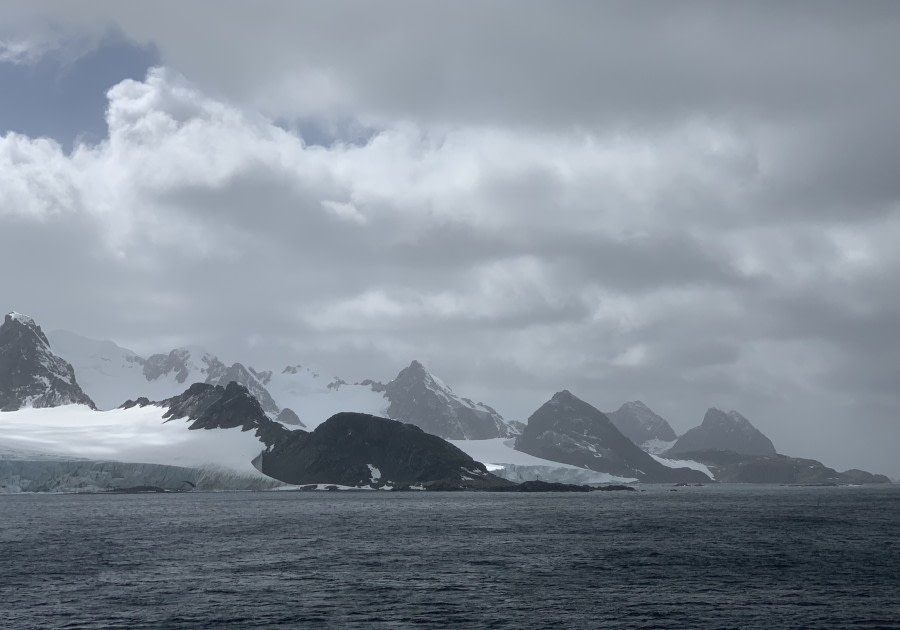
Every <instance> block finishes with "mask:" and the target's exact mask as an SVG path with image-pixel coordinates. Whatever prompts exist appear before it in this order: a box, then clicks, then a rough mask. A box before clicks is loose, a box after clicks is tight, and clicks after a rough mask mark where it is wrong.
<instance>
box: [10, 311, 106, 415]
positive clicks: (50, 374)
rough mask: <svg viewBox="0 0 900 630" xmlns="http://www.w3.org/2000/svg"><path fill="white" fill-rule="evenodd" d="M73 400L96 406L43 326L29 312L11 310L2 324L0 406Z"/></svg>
mask: <svg viewBox="0 0 900 630" xmlns="http://www.w3.org/2000/svg"><path fill="white" fill-rule="evenodd" d="M70 404H81V405H87V406H89V407H91V408H95V406H94V401H92V400H91V399H90V397H89V396H88V395H87V394H85V393H84V391H82V389H81V387H80V386H79V385H78V383H77V382H76V380H75V370H74V369H73V368H72V366H71V365H69V363H67V362H66V361H65V360H64V359H62V358H61V357H59V356H57V355H56V354H54V352H53V350H51V349H50V342H49V341H48V340H47V336H46V335H45V334H44V331H43V330H41V327H40V326H38V325H37V324H36V323H35V321H34V320H33V319H32V318H31V317H28V316H27V315H23V314H21V313H17V312H15V311H13V312H10V313H8V314H7V315H6V317H4V319H3V324H2V325H0V410H2V411H14V410H16V409H20V408H21V407H58V406H61V405H70Z"/></svg>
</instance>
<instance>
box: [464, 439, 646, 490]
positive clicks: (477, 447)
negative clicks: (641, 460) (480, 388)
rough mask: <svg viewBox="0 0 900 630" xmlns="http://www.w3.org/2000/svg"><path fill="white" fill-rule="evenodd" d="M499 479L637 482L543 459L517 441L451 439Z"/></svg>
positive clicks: (518, 480)
mask: <svg viewBox="0 0 900 630" xmlns="http://www.w3.org/2000/svg"><path fill="white" fill-rule="evenodd" d="M447 441H448V442H450V444H452V445H453V446H455V447H456V448H458V449H459V450H461V451H463V452H464V453H466V454H467V455H468V456H469V457H471V458H472V459H474V460H475V461H478V462H481V463H482V464H484V465H485V466H486V467H487V469H488V470H489V471H490V472H492V473H494V474H495V475H497V476H499V477H503V478H504V479H509V480H510V481H517V482H521V481H533V480H535V479H540V480H542V481H559V482H562V483H623V482H631V481H635V479H629V478H625V477H616V476H615V475H609V474H607V473H600V472H596V471H593V470H588V469H586V468H579V467H578V466H572V465H570V464H562V463H560V462H554V461H550V460H549V459H541V458H540V457H535V456H534V455H529V454H528V453H523V452H521V451H517V450H515V449H514V448H513V444H514V443H515V438H493V439H490V440H447Z"/></svg>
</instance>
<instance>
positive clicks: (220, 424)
mask: <svg viewBox="0 0 900 630" xmlns="http://www.w3.org/2000/svg"><path fill="white" fill-rule="evenodd" d="M135 405H137V406H141V407H143V406H146V405H155V406H157V407H162V408H165V409H166V410H167V411H166V412H165V413H164V414H163V416H162V417H163V418H164V419H165V420H175V419H179V418H188V419H190V420H193V422H192V423H191V425H190V426H189V427H188V429H190V430H199V429H207V430H210V429H233V428H238V427H239V428H240V429H241V431H254V432H255V433H256V436H257V437H258V438H259V440H260V442H261V443H262V444H263V445H265V446H267V447H270V446H272V445H273V444H275V443H276V442H278V441H279V440H280V439H282V438H284V437H285V436H286V435H287V434H289V433H290V431H289V430H288V429H286V428H284V427H283V426H282V425H281V424H280V423H278V422H275V421H274V420H271V419H270V418H269V417H268V416H267V415H266V414H265V412H264V411H263V410H262V407H261V406H260V404H259V401H258V400H256V398H254V397H253V395H252V394H251V393H250V392H249V391H247V388H246V387H244V386H243V385H241V384H239V383H236V382H234V381H231V382H229V383H228V384H227V385H226V386H224V387H223V386H221V385H209V384H207V383H194V384H193V385H191V386H190V387H189V388H187V390H185V391H184V393H182V394H179V395H178V396H173V397H172V398H167V399H165V400H161V401H157V402H150V401H148V400H147V399H146V398H138V399H137V400H129V401H126V402H125V403H124V404H123V405H122V408H123V409H128V408H130V407H134V406H135Z"/></svg>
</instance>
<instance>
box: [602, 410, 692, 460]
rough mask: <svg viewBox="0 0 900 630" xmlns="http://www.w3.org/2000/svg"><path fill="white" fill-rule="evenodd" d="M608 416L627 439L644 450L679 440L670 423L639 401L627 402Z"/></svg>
mask: <svg viewBox="0 0 900 630" xmlns="http://www.w3.org/2000/svg"><path fill="white" fill-rule="evenodd" d="M606 416H607V417H608V418H609V419H610V420H611V421H612V423H613V425H615V427H616V428H617V429H618V430H619V431H621V432H622V433H623V434H624V435H625V437H627V438H628V439H629V440H631V441H632V442H634V443H635V444H637V445H638V446H641V447H642V448H644V450H648V449H649V448H650V447H651V446H652V445H654V444H661V443H670V442H674V441H675V440H677V439H678V435H676V433H675V431H674V430H673V429H672V427H671V426H670V425H669V423H668V422H666V420H665V419H664V418H662V417H661V416H658V415H656V414H655V413H653V411H652V410H651V409H650V408H649V407H648V406H647V405H645V404H644V403H642V402H641V401H639V400H635V401H633V402H627V403H625V404H624V405H622V406H621V407H619V408H618V409H617V410H616V411H613V412H610V413H607V414H606ZM644 445H646V446H644Z"/></svg>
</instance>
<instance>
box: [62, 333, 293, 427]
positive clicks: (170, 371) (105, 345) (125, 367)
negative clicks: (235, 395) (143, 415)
mask: <svg viewBox="0 0 900 630" xmlns="http://www.w3.org/2000/svg"><path fill="white" fill-rule="evenodd" d="M49 338H50V340H51V341H52V343H53V346H54V347H55V348H57V349H58V353H59V355H60V356H62V357H64V358H65V359H66V360H68V361H69V362H70V363H71V364H72V366H73V367H74V369H75V373H76V374H77V375H78V379H79V381H80V382H81V383H82V385H83V387H84V390H85V391H86V392H88V393H90V395H91V397H92V398H93V399H94V401H95V402H96V403H97V405H98V407H99V408H100V409H113V408H115V407H117V406H118V405H120V404H122V402H123V401H125V400H127V399H129V398H135V397H138V396H143V397H145V398H148V399H151V400H162V399H165V398H169V397H171V396H175V395H176V394H178V393H180V392H182V391H183V390H184V388H185V387H187V386H188V385H190V384H191V383H207V384H210V385H222V386H225V385H227V384H228V383H230V382H232V381H234V382H236V383H240V384H241V385H243V386H244V387H246V388H247V389H248V390H249V391H250V393H252V394H253V396H255V397H256V399H257V400H259V403H260V405H261V406H262V408H263V410H264V411H265V412H266V414H267V415H268V416H269V417H270V418H277V417H279V414H280V413H281V412H282V409H281V408H280V407H279V406H278V404H277V403H276V402H275V400H274V399H273V398H272V395H271V394H270V393H269V391H268V390H267V389H266V387H265V385H264V384H263V383H262V382H261V380H260V378H259V376H257V373H256V372H255V371H254V370H253V369H252V368H247V367H245V366H244V365H243V364H241V363H233V364H232V365H231V366H230V367H229V366H228V365H226V364H225V363H223V362H222V361H220V360H219V358H218V357H216V356H215V355H213V354H210V353H209V352H207V351H205V350H204V349H203V348H200V347H198V346H187V347H183V348H176V349H174V350H172V351H170V352H168V353H166V354H153V355H151V356H149V357H147V358H144V357H141V356H139V355H138V354H136V353H135V352H132V351H131V350H128V349H127V348H122V347H120V346H118V345H116V344H115V343H113V342H112V341H98V340H95V339H88V338H87V337H82V336H81V335H77V334H75V333H72V332H69V331H65V330H56V331H53V332H52V333H50V336H49ZM287 411H288V412H289V413H288V414H287V415H286V416H285V417H286V418H287V419H289V420H291V419H292V418H294V417H295V416H296V414H293V412H291V411H290V410H287ZM298 421H299V420H298Z"/></svg>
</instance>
